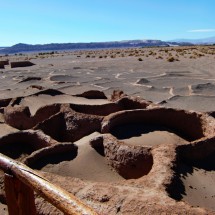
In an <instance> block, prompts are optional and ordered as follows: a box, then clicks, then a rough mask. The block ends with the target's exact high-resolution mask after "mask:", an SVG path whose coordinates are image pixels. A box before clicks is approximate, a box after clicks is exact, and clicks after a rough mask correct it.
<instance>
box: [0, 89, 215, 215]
mask: <svg viewBox="0 0 215 215" xmlns="http://www.w3.org/2000/svg"><path fill="white" fill-rule="evenodd" d="M114 98H115V99H114ZM114 98H113V99H112V101H111V102H110V101H108V100H107V99H106V97H105V96H104V94H103V93H99V92H97V91H91V92H88V93H83V94H80V95H77V96H70V95H66V94H63V93H61V92H60V91H58V90H50V89H49V90H45V91H41V92H39V93H37V94H34V95H31V96H28V97H20V98H17V99H15V100H14V99H12V100H11V99H10V100H5V101H3V100H2V103H1V101H0V103H1V104H0V106H1V107H2V115H4V118H5V122H6V123H7V124H10V125H12V126H14V127H16V128H18V129H20V130H21V129H27V128H33V129H34V130H23V131H18V132H14V133H13V134H8V135H4V136H3V137H1V138H0V152H1V153H3V154H6V155H8V156H10V157H12V158H14V159H18V160H21V161H22V162H24V163H25V164H26V165H28V166H29V167H31V168H33V169H37V170H41V171H43V172H44V174H45V175H47V176H48V177H50V178H51V181H53V182H54V181H55V182H56V183H59V184H60V186H61V185H62V186H63V187H64V188H66V189H67V190H69V191H71V192H73V193H74V194H76V193H77V195H78V197H80V198H81V199H83V200H84V201H85V200H86V201H87V202H88V203H89V202H90V203H89V204H90V205H91V206H93V207H94V208H99V210H98V211H99V212H102V213H103V211H105V213H104V214H116V213H118V212H119V211H120V210H121V213H123V212H125V214H126V212H127V214H132V212H133V211H136V210H137V207H139V205H144V207H145V206H147V208H149V205H151V202H152V203H153V204H152V207H153V208H157V211H156V209H155V210H154V209H153V210H154V211H153V212H158V211H161V210H160V209H162V211H168V212H169V211H173V210H174V209H175V208H176V210H177V211H180V210H181V209H182V208H183V212H187V211H188V212H189V211H192V212H193V213H192V214H198V212H199V211H200V213H201V214H205V210H204V209H202V208H200V210H199V208H198V207H205V208H207V209H209V210H213V211H214V210H215V208H214V197H215V194H214V187H215V186H214V185H215V184H214V181H215V178H214V177H215V173H214V172H215V169H214V166H215V160H214V157H215V139H214V135H215V121H214V118H213V117H210V116H209V115H207V114H204V113H198V112H193V111H185V110H178V109H172V108H163V107H158V106H156V105H155V104H152V103H151V102H147V101H145V100H142V99H139V98H135V97H133V98H132V97H128V96H126V95H124V94H122V93H119V95H117V94H116V95H115V97H114ZM94 100H96V102H95V101H94ZM56 102H57V104H56ZM65 103H66V104H65ZM34 104H36V106H34ZM21 105H24V107H23V106H21ZM211 116H212V114H211ZM2 123H4V121H2ZM43 132H44V133H43ZM52 138H53V139H52ZM52 174H53V175H52ZM67 177H68V178H67ZM128 179H133V180H128ZM134 179H136V180H134ZM58 180H59V181H58ZM80 187H82V188H81V189H80ZM100 188H101V189H100ZM79 189H80V190H79ZM102 190H103V191H104V193H106V194H105V195H103V194H104V193H103V191H102ZM79 191H80V192H79ZM109 192H110V196H108V195H109ZM111 195H112V196H113V197H111ZM106 196H108V197H107V198H106ZM103 197H104V198H103ZM170 197H171V198H170ZM100 199H101V200H100ZM103 199H105V200H104V201H105V202H103ZM175 200H176V201H175ZM37 201H38V204H41V200H38V199H37ZM183 201H184V202H185V203H184V202H183ZM149 202H150V203H149ZM163 202H165V205H164V204H163ZM117 204H119V209H117V210H116V211H115V212H114V213H109V211H111V210H112V209H111V208H116V205H117ZM44 205H46V204H45V203H44ZM95 205H96V206H95ZM134 205H135V208H134V209H133V208H132V206H134ZM193 206H195V207H197V208H194V207H193ZM44 207H47V208H49V206H44ZM117 207H118V206H117ZM150 207H151V206H150ZM126 208H127V209H126ZM114 210H115V209H114ZM126 210H127V211H126ZM138 210H139V209H138ZM150 210H151V209H150ZM128 211H129V212H128ZM140 211H141V212H140V213H139V214H142V212H143V208H141V210H140ZM112 212H113V211H112ZM196 212H197V213H196ZM147 213H149V210H148V211H147Z"/></svg>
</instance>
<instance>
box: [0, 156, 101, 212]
mask: <svg viewBox="0 0 215 215" xmlns="http://www.w3.org/2000/svg"><path fill="white" fill-rule="evenodd" d="M0 169H2V170H3V171H4V172H5V175H4V184H5V193H6V199H7V206H8V212H9V214H20V215H24V214H25V215H29V214H32V215H34V214H36V206H35V199H34V191H35V192H36V193H38V194H39V195H40V196H41V197H43V198H44V199H45V200H46V201H48V202H49V203H51V204H52V205H54V206H55V207H56V208H58V209H59V210H60V211H62V212H63V213H64V214H77V215H78V214H80V215H83V214H92V215H95V214H97V213H96V212H95V211H93V209H92V208H90V207H89V206H87V205H85V204H84V203H83V202H81V201H80V200H79V199H78V198H77V197H75V196H74V195H72V194H71V193H69V192H67V191H65V190H64V189H62V188H60V187H59V186H57V185H54V184H52V183H50V182H49V181H48V180H47V179H45V178H44V177H43V176H42V175H40V174H39V173H38V172H36V171H34V170H32V169H31V168H29V167H27V166H26V165H24V164H23V163H20V162H18V161H15V160H13V159H11V158H9V157H7V156H5V155H3V154H1V153H0Z"/></svg>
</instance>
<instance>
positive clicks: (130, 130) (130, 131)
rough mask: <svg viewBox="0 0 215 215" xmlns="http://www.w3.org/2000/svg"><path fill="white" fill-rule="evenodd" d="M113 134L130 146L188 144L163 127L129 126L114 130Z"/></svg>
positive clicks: (118, 127)
mask: <svg viewBox="0 0 215 215" xmlns="http://www.w3.org/2000/svg"><path fill="white" fill-rule="evenodd" d="M112 134H113V135H114V136H115V137H117V139H119V140H122V141H123V142H125V143H127V144H129V145H138V146H156V145H160V144H179V143H182V142H186V140H184V139H183V138H181V137H180V136H178V135H177V134H175V133H173V132H171V131H168V129H166V128H164V127H161V126H151V125H144V124H128V125H121V126H117V127H115V128H114V130H113V131H112Z"/></svg>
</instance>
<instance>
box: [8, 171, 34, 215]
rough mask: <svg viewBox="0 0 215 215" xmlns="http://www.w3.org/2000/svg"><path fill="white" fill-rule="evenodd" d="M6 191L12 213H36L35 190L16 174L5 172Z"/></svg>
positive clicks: (22, 214)
mask: <svg viewBox="0 0 215 215" xmlns="http://www.w3.org/2000/svg"><path fill="white" fill-rule="evenodd" d="M4 185H5V193H6V199H7V206H8V212H9V214H10V215H14V214H18V215H29V214H31V215H36V207H35V202H34V192H33V190H32V189H31V188H30V187H28V186H27V185H25V184H24V183H22V182H21V181H20V180H19V179H17V178H15V177H14V176H11V175H8V174H5V176H4Z"/></svg>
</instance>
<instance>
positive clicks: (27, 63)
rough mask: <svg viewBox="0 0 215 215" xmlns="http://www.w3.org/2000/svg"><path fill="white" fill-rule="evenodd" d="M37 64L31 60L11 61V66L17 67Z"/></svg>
mask: <svg viewBox="0 0 215 215" xmlns="http://www.w3.org/2000/svg"><path fill="white" fill-rule="evenodd" d="M33 65H35V64H34V63H32V62H30V61H17V62H10V66H11V68H16V67H27V66H33Z"/></svg>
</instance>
